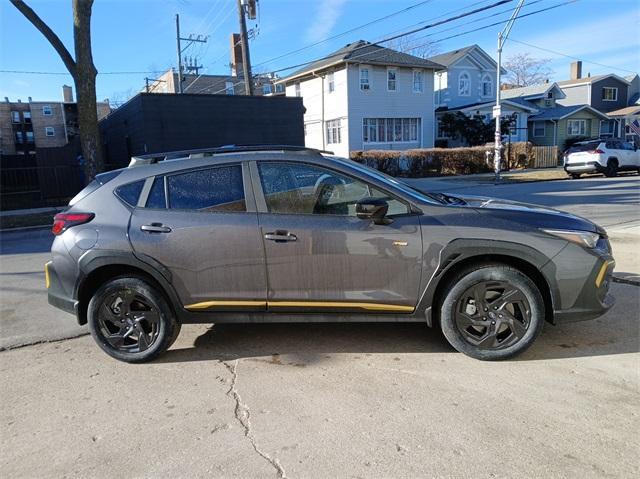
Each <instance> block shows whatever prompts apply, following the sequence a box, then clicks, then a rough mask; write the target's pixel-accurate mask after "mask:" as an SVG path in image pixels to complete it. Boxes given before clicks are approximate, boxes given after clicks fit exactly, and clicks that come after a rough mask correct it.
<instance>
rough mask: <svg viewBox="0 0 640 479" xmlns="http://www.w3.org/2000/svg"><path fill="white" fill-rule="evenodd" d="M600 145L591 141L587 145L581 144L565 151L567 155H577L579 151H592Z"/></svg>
mask: <svg viewBox="0 0 640 479" xmlns="http://www.w3.org/2000/svg"><path fill="white" fill-rule="evenodd" d="M599 145H600V142H599V141H591V142H589V143H581V144H579V145H573V146H572V147H571V148H569V149H568V150H567V153H577V152H580V151H593V150H595V149H596V148H598V146H599Z"/></svg>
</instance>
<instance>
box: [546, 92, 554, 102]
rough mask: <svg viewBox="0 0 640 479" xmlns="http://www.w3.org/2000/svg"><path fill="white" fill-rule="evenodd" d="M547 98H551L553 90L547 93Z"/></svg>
mask: <svg viewBox="0 0 640 479" xmlns="http://www.w3.org/2000/svg"><path fill="white" fill-rule="evenodd" d="M547 98H549V99H550V100H553V92H552V91H550V92H549V93H547Z"/></svg>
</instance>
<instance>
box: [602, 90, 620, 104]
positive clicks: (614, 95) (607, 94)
mask: <svg viewBox="0 0 640 479" xmlns="http://www.w3.org/2000/svg"><path fill="white" fill-rule="evenodd" d="M602 101H618V89H617V88H611V87H604V88H603V89H602Z"/></svg>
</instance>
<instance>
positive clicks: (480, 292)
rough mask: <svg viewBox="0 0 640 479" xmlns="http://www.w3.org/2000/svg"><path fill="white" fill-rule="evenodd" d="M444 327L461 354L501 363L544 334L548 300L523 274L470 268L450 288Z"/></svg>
mask: <svg viewBox="0 0 640 479" xmlns="http://www.w3.org/2000/svg"><path fill="white" fill-rule="evenodd" d="M447 291H448V293H447V294H446V295H445V297H444V299H443V301H442V308H441V312H440V326H441V328H442V332H443V334H444V336H445V337H446V338H447V340H448V341H449V343H450V344H451V345H452V346H453V347H454V348H455V349H457V350H458V351H460V352H461V353H464V354H466V355H467V356H471V357H473V358H476V359H482V360H500V359H507V358H511V357H513V356H516V355H518V354H520V353H522V352H523V351H525V350H526V349H527V348H528V347H529V346H531V344H532V343H533V342H534V341H535V339H536V338H537V337H538V335H539V334H540V331H542V325H543V323H544V317H545V310H544V300H543V298H542V295H541V294H540V291H539V290H538V288H537V286H536V285H535V284H534V283H533V281H531V279H529V278H528V277H527V276H526V275H524V274H523V273H522V272H521V271H519V270H517V269H515V268H512V267H510V266H507V265H501V264H486V265H479V266H476V267H474V268H470V269H467V270H465V271H462V272H461V273H460V274H458V275H457V276H456V277H455V278H453V279H452V280H451V282H450V283H449V287H448V288H447Z"/></svg>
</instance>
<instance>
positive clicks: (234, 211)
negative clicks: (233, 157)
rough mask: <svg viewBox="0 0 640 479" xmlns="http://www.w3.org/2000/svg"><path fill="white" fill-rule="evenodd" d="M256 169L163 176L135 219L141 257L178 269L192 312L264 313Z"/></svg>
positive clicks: (177, 283)
mask: <svg viewBox="0 0 640 479" xmlns="http://www.w3.org/2000/svg"><path fill="white" fill-rule="evenodd" d="M248 175H249V172H248V168H246V167H243V165H241V164H227V165H220V166H215V167H207V168H201V169H197V170H190V171H182V172H178V173H175V174H168V175H166V176H158V177H156V178H155V180H154V182H153V186H152V187H151V190H150V192H149V194H148V198H147V200H146V204H145V205H144V207H138V208H136V209H135V210H134V212H133V214H132V216H131V223H130V226H129V236H130V239H131V244H132V246H133V248H134V251H135V252H136V254H138V255H140V256H141V257H144V256H143V255H147V256H150V257H152V258H154V259H155V260H157V261H159V262H160V263H162V264H163V265H164V266H165V267H167V268H168V269H169V270H170V271H171V275H172V283H173V285H174V287H175V288H176V291H177V293H178V295H179V296H180V299H181V300H182V303H183V305H185V308H187V309H189V310H193V311H202V310H233V309H243V310H246V309H249V310H264V309H265V307H266V306H265V300H266V275H265V258H264V250H263V247H262V239H261V238H260V235H259V230H258V216H257V212H256V209H255V202H254V201H253V193H252V191H251V185H250V182H249V180H248Z"/></svg>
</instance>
